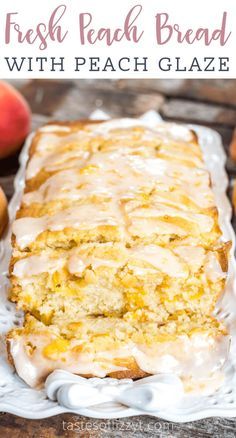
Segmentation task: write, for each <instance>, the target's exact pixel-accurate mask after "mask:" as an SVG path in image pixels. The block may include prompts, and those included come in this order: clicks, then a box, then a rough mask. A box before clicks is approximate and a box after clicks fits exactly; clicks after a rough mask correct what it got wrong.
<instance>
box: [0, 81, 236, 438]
mask: <svg viewBox="0 0 236 438" xmlns="http://www.w3.org/2000/svg"><path fill="white" fill-rule="evenodd" d="M11 84H12V85H13V86H15V87H16V88H18V90H19V91H20V92H21V93H22V94H23V95H24V96H25V98H26V99H27V101H28V103H29V104H30V107H31V109H32V112H33V117H32V129H35V128H37V127H38V126H40V125H42V124H44V123H46V122H47V121H49V120H66V119H78V118H87V117H89V115H90V113H91V112H92V111H94V110H95V109H101V110H103V111H106V112H108V113H109V114H110V115H111V116H112V117H124V116H128V117H135V116H140V115H141V114H143V113H144V112H145V111H148V110H156V111H158V112H159V113H160V114H161V116H162V117H163V118H164V119H166V120H174V121H181V122H185V123H198V124H201V125H206V126H208V127H210V128H213V129H216V130H217V131H218V132H219V133H220V134H221V136H222V139H223V144H224V148H225V149H226V151H227V153H228V151H229V144H230V142H231V139H232V134H233V129H234V127H235V126H236V80H233V79H232V80H229V79H228V80H223V79H217V80H208V79H201V80H190V79H189V80H185V79H169V80H167V79H163V80H160V79H159V80H158V79H151V80H145V79H142V80H136V79H129V80H126V79H124V80H123V79H122V80H87V79H86V80H66V81H65V80H64V81H58V80H22V81H18V80H14V81H11ZM17 168H18V154H15V155H13V156H12V157H10V158H7V159H3V160H0V185H1V186H2V187H3V189H4V191H5V193H6V195H7V197H8V199H10V197H11V195H12V193H13V179H14V175H15V173H16V171H17ZM227 171H228V174H229V177H230V186H229V196H230V197H231V192H232V187H233V184H234V178H236V164H235V163H234V162H233V160H232V159H231V158H230V157H229V154H228V160H227ZM234 222H235V219H234ZM235 224H236V222H235ZM235 229H236V227H235ZM0 434H1V435H2V436H4V435H5V436H6V437H11V438H14V437H20V438H21V437H24V438H25V437H37V438H38V437H43V438H44V437H75V436H81V437H123V436H125V437H126V438H130V437H137V438H141V437H145V436H147V437H162V438H165V437H181V438H185V437H188V438H189V437H197V438H205V437H214V438H218V437H219V438H224V437H227V438H231V437H232V438H233V437H236V420H235V419H223V418H222V419H220V418H215V419H212V418H211V419H206V420H201V421H196V422H193V423H186V424H177V423H168V422H165V421H162V420H159V419H156V418H153V417H150V416H143V417H136V418H128V419H120V420H112V421H110V420H94V419H86V418H85V417H80V416H76V415H70V414H65V415H61V416H57V417H53V418H48V419H45V420H37V421H36V420H25V419H21V418H18V417H15V416H13V415H10V414H1V413H0Z"/></svg>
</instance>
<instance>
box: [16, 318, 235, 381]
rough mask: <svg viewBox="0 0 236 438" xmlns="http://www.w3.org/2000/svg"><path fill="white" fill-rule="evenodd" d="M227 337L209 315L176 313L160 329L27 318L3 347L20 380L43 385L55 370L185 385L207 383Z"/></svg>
mask: <svg viewBox="0 0 236 438" xmlns="http://www.w3.org/2000/svg"><path fill="white" fill-rule="evenodd" d="M228 346H229V338H228V336H227V333H226V330H225V329H224V327H223V326H222V325H221V324H220V323H219V322H217V321H216V320H214V319H213V318H210V317H202V318H201V317H200V318H199V317H197V316H196V315H193V314H192V315H191V314H190V315H186V314H176V315H175V317H173V318H172V319H169V321H168V322H167V323H166V324H165V325H163V326H160V325H158V324H157V323H156V322H154V321H153V322H145V323H137V322H136V323H135V322H132V323H131V322H128V321H125V320H124V319H122V318H106V317H87V318H84V319H80V320H76V321H73V320H68V319H65V318H62V319H61V320H60V321H57V324H56V325H50V326H46V325H44V324H43V323H42V322H39V321H38V320H36V319H35V318H34V317H32V316H28V317H27V318H26V321H25V324H24V328H18V329H14V330H12V331H11V332H10V333H9V334H8V348H9V355H10V359H11V361H13V363H14V365H15V367H16V370H17V372H18V374H19V376H20V377H21V378H22V379H23V380H25V381H26V382H27V383H28V384H29V385H31V386H38V385H40V384H42V383H43V382H44V380H45V378H46V377H47V376H48V375H49V374H50V373H51V372H52V371H54V370H55V369H64V370H67V371H71V372H72V373H75V374H79V375H82V376H85V377H92V376H97V377H105V376H111V377H116V378H133V379H137V378H140V377H144V376H145V375H149V374H156V373H176V374H177V375H179V376H180V377H181V378H183V379H184V380H185V382H186V384H189V383H190V382H191V381H192V380H194V379H195V380H197V379H199V381H201V380H204V381H207V380H208V379H209V380H210V379H211V378H212V376H213V375H215V374H216V373H217V372H218V371H219V370H221V368H222V366H223V364H224V361H225V359H226V357H227V351H228Z"/></svg>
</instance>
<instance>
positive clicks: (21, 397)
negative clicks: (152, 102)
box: [0, 112, 236, 422]
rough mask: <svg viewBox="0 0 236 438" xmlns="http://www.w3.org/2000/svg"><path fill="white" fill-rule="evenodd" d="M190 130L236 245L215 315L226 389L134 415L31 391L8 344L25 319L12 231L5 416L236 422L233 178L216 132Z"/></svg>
mask: <svg viewBox="0 0 236 438" xmlns="http://www.w3.org/2000/svg"><path fill="white" fill-rule="evenodd" d="M99 116H102V118H107V117H104V114H98V113H96V115H95V114H93V116H92V117H93V118H95V117H97V118H99ZM105 116H106V115H105ZM142 119H145V120H147V121H148V122H149V123H151V122H156V121H158V120H160V118H159V116H158V115H157V114H156V113H154V112H150V113H147V114H145V115H144V116H143V117H142ZM191 128H192V129H194V130H195V131H196V132H197V134H198V136H199V140H200V144H201V146H202V149H203V152H204V157H205V160H206V163H207V167H208V169H209V171H210V173H211V178H212V182H213V190H214V193H215V197H216V203H217V206H218V209H219V213H220V223H221V228H222V231H223V237H224V240H231V241H232V242H233V248H232V256H231V261H230V268H229V276H228V281H227V286H226V293H225V295H224V297H223V299H222V300H221V302H220V303H219V304H218V307H217V309H216V313H217V316H218V318H222V319H224V321H225V322H226V324H227V326H228V328H229V331H230V334H231V336H232V342H231V348H230V354H229V358H228V360H227V363H226V365H225V375H226V378H225V382H224V384H223V385H222V387H221V388H220V389H219V390H218V391H216V392H215V393H214V394H212V395H210V396H209V395H208V396H207V395H198V396H197V395H194V396H193V395H192V396H191V395H185V396H184V397H183V399H182V400H181V404H177V405H176V406H173V407H171V406H169V407H168V409H166V408H165V409H160V410H157V411H154V412H153V411H151V412H147V411H146V410H139V409H133V408H130V407H127V406H125V405H122V404H120V403H113V402H106V403H100V404H96V405H93V406H90V407H87V408H83V409H75V408H74V409H67V408H66V407H64V406H60V405H59V403H58V402H54V401H51V400H49V399H48V398H47V396H46V391H45V390H35V389H32V388H29V387H28V386H27V385H26V384H25V383H24V382H23V381H22V380H21V379H20V378H19V377H18V376H17V375H16V374H15V372H14V370H13V369H12V367H11V366H10V365H9V363H8V361H7V357H6V349H5V341H4V335H5V333H6V332H7V331H8V330H9V329H10V328H11V327H13V326H14V325H15V326H17V325H19V324H21V319H22V315H21V314H20V313H19V312H16V310H15V306H14V305H13V304H12V303H9V302H8V300H7V288H8V278H7V272H8V263H9V258H10V254H11V248H10V235H11V230H10V226H9V227H8V230H7V231H6V233H5V236H4V238H3V239H2V240H1V242H0V411H2V412H9V413H12V414H16V415H18V416H21V417H25V418H32V419H38V418H46V417H50V416H53V415H57V414H60V413H63V412H73V413H76V414H81V415H85V416H88V417H93V418H121V417H129V416H133V415H146V414H147V413H149V414H151V415H153V416H156V417H159V418H163V419H165V420H169V421H175V422H187V421H193V420H198V419H202V418H206V417H210V416H225V417H234V416H236V372H235V367H236V299H235V292H234V291H235V290H236V263H235V260H234V257H233V252H234V247H235V235H234V231H233V228H232V225H231V214H232V209H231V206H230V203H229V200H228V198H227V196H226V190H227V186H228V178H227V174H226V172H225V168H224V166H225V161H226V155H225V152H224V150H223V147H222V142H221V138H220V136H219V134H218V133H217V132H215V131H213V130H211V129H208V128H205V127H202V126H197V125H191ZM31 138H32V137H31V136H30V137H29V138H28V140H27V141H26V144H25V146H24V148H23V150H22V152H21V155H20V169H19V171H18V173H17V175H16V178H15V183H14V186H15V194H14V196H13V198H12V200H11V202H10V204H9V216H10V224H11V223H12V221H13V219H14V216H15V212H16V209H17V207H18V206H19V204H20V199H21V195H22V190H23V187H24V172H25V166H26V162H27V159H28V148H29V144H30V142H31ZM110 380H111V379H110ZM103 382H105V385H106V384H107V385H109V379H108V380H106V379H103ZM113 384H114V379H113ZM118 384H119V383H118ZM173 389H174V388H173Z"/></svg>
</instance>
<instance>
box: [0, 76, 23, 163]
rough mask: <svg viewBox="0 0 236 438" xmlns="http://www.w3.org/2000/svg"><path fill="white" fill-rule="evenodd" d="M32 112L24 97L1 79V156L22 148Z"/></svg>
mask: <svg viewBox="0 0 236 438" xmlns="http://www.w3.org/2000/svg"><path fill="white" fill-rule="evenodd" d="M30 124H31V112H30V108H29V105H28V104H27V102H26V100H25V99H24V97H23V96H22V95H21V94H20V93H19V92H18V91H17V90H16V89H15V88H13V87H12V86H11V85H9V84H8V83H6V82H3V81H0V158H4V157H7V156H8V155H11V154H12V153H13V152H15V151H16V150H17V149H19V148H20V146H21V145H22V143H23V142H24V140H25V138H26V136H27V135H28V133H29V130H30Z"/></svg>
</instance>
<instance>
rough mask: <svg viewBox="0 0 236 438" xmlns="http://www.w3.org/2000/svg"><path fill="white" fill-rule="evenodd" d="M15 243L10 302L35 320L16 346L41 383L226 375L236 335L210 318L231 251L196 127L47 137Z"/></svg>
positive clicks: (90, 128)
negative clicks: (63, 377) (67, 374)
mask: <svg viewBox="0 0 236 438" xmlns="http://www.w3.org/2000/svg"><path fill="white" fill-rule="evenodd" d="M12 246H13V252H12V258H11V263H10V278H11V289H10V299H11V300H12V301H14V302H16V304H17V307H18V308H19V309H23V310H24V311H25V313H26V316H25V323H24V327H23V328H18V329H14V330H12V331H11V332H9V334H8V340H7V343H8V350H9V356H10V358H11V360H12V361H13V363H14V365H15V367H16V370H17V372H18V374H19V375H20V376H21V377H22V378H23V379H24V380H25V381H26V382H27V383H29V384H30V385H31V386H37V385H38V384H40V383H42V382H43V381H44V379H45V378H46V376H47V375H48V374H49V373H50V372H51V371H53V370H54V369H56V368H61V369H67V370H70V371H71V372H74V373H76V374H80V375H83V376H99V377H105V376H107V375H111V376H114V377H117V378H123V377H132V378H140V377H142V376H144V375H149V374H155V373H158V372H176V373H178V375H180V376H181V377H182V378H185V377H186V376H187V377H189V378H193V376H194V377H196V375H197V370H198V372H199V373H200V374H201V373H202V374H204V373H205V375H207V376H210V374H211V373H212V370H213V369H214V364H215V365H216V363H218V364H221V366H222V363H223V361H224V360H223V358H224V357H226V354H227V353H226V352H227V345H226V344H227V342H228V336H227V333H226V331H225V329H224V327H223V326H222V325H221V324H220V323H218V322H217V321H216V320H215V319H214V318H212V316H211V315H212V312H213V310H214V307H215V304H216V302H217V300H218V298H219V297H220V296H221V295H222V293H223V291H224V287H225V281H226V276H227V270H228V254H229V250H230V242H223V241H222V239H221V230H220V227H219V223H218V211H217V208H216V206H215V200H214V196H213V192H212V188H211V182H210V177H209V173H208V171H207V169H206V167H205V164H204V161H203V156H202V151H201V148H200V146H199V144H198V140H197V137H196V135H195V133H194V132H192V131H191V130H189V129H188V128H187V127H185V126H181V125H177V124H172V123H160V124H158V125H156V126H153V127H150V126H149V125H148V124H145V123H144V122H141V121H139V120H135V119H117V120H116V119H114V120H111V121H106V122H102V121H97V122H92V121H78V122H55V123H51V124H48V125H46V126H44V127H42V128H40V129H39V130H38V131H37V132H36V134H35V136H34V138H33V141H32V144H31V147H30V151H29V160H28V164H27V169H26V180H25V190H24V194H23V197H22V203H21V206H20V209H19V210H18V212H17V215H16V219H15V221H14V223H13V228H12ZM199 357H200V358H201V363H203V366H202V367H200V366H198V365H197V361H198V359H197V358H199ZM213 362H214V363H213ZM24 363H27V369H28V370H30V371H29V376H28V377H27V375H26V374H25V372H24V371H23V369H24V366H23V364H24ZM207 363H208V365H206V364H207ZM200 368H201V370H200Z"/></svg>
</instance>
